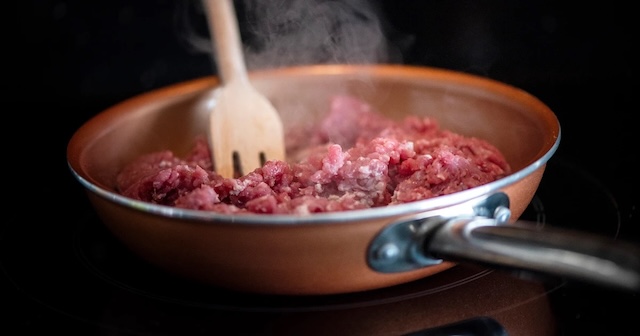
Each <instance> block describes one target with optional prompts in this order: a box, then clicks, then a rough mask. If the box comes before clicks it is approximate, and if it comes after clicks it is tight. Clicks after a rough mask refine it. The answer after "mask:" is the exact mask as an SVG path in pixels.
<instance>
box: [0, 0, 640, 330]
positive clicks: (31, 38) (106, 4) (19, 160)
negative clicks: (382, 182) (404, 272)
mask: <svg viewBox="0 0 640 336" xmlns="http://www.w3.org/2000/svg"><path fill="white" fill-rule="evenodd" d="M191 2H192V4H191V5H188V4H187V5H185V2H181V1H168V0H166V1H161V0H154V1H152V0H144V1H124V0H94V1H46V0H31V1H20V2H12V3H11V4H10V5H8V10H6V11H5V17H6V18H7V20H6V21H5V22H8V23H9V25H8V28H7V29H5V34H4V35H5V37H6V38H7V40H6V42H5V43H4V46H5V48H4V51H3V54H4V58H5V59H6V61H5V62H4V66H5V71H4V74H5V78H4V80H3V82H4V83H3V97H4V98H3V101H4V102H5V103H6V104H7V105H6V106H5V108H4V113H3V116H4V118H5V121H4V123H3V124H4V125H5V132H3V136H2V137H3V139H4V145H5V147H6V148H8V149H9V153H8V155H7V156H6V157H5V159H4V160H5V164H4V166H5V168H4V171H5V179H6V180H7V181H8V183H7V184H6V185H7V189H6V190H5V198H8V199H10V201H9V204H8V206H7V208H6V209H9V210H8V211H9V212H11V211H13V210H14V209H19V210H20V212H21V214H26V215H27V217H28V218H29V220H30V221H34V220H48V221H52V222H56V221H60V220H63V219H64V218H65V217H66V216H69V215H71V214H73V213H74V211H78V209H76V208H75V205H74V204H73V203H70V202H71V201H70V200H73V199H74V197H75V198H77V197H78V195H80V194H81V190H80V187H79V185H77V183H75V181H73V179H72V177H71V175H70V173H69V171H68V168H67V166H66V159H65V150H66V144H67V142H68V140H69V138H70V137H71V135H72V133H73V132H74V130H75V129H76V128H78V127H79V126H80V125H81V124H82V123H83V122H84V121H86V120H87V119H89V118H90V117H91V116H93V115H95V114H96V113H98V112H100V111H101V110H102V109H104V108H106V107H108V106H110V105H113V104H115V103H117V102H119V101H121V100H123V99H126V98H128V97H131V96H134V95H136V94H138V93H141V92H145V91H148V90H151V89H154V88H158V87H162V86H165V85H168V84H172V83H176V82H179V81H183V80H187V79H192V78H197V77H201V76H208V75H211V74H214V73H215V66H214V65H213V62H212V60H211V57H210V55H209V54H207V53H205V52H202V51H198V50H195V49H194V48H193V46H192V45H190V44H189V43H188V41H186V40H185V38H184V35H183V32H184V31H183V29H184V27H183V24H184V17H183V16H181V15H183V14H184V11H185V8H187V9H188V8H191V9H190V10H192V11H193V9H194V8H195V7H197V6H194V5H193V1H191ZM377 4H378V5H379V6H380V9H381V13H382V14H383V15H384V20H385V21H386V24H387V26H386V28H387V33H388V37H389V39H390V40H391V41H392V42H393V43H394V44H395V45H396V46H397V47H398V49H399V50H400V52H401V55H400V56H398V55H396V56H395V57H396V58H394V59H392V61H395V62H402V63H405V64H415V65H427V66H436V67H442V68H448V69H454V70H460V71H464V72H469V73H475V74H479V75H483V76H487V77H490V78H494V79H497V80H500V81H503V82H505V83H508V84H512V85H514V86H517V87H520V88H522V89H524V90H526V91H528V92H530V93H532V94H534V95H535V96H537V97H538V98H540V99H541V100H542V101H543V102H545V103H546V104H547V105H549V106H550V107H551V109H552V110H554V111H555V113H556V114H557V115H558V117H559V119H560V122H561V125H562V132H563V133H562V141H561V144H560V148H559V150H558V152H557V153H556V156H557V157H560V158H563V159H565V160H568V161H571V162H573V163H574V164H576V165H578V166H581V167H584V169H586V170H588V171H589V172H590V173H591V174H592V175H593V176H595V177H596V178H597V179H598V180H599V181H600V182H601V183H602V184H603V185H604V186H605V187H606V188H607V189H608V190H609V191H610V192H611V193H612V196H613V197H614V198H615V199H616V200H617V205H618V207H619V209H620V214H621V217H622V221H623V222H624V224H625V225H623V226H622V229H623V230H622V232H620V236H621V237H622V238H624V239H627V240H631V241H636V242H640V234H639V229H638V227H640V223H639V221H638V216H639V215H638V206H639V205H640V204H639V202H638V197H637V196H636V193H637V192H636V191H637V189H638V188H637V187H638V183H637V174H638V168H637V162H638V158H639V155H638V152H639V150H638V143H639V141H638V138H637V136H636V129H637V126H636V123H635V122H633V120H635V119H632V117H634V114H637V113H638V108H637V100H636V97H637V91H636V90H635V89H634V87H637V85H636V84H635V80H636V79H637V75H638V64H637V63H638V54H637V52H636V51H635V49H636V48H635V47H636V45H635V44H636V43H637V41H638V35H637V33H635V30H636V29H633V28H635V26H636V22H637V18H636V16H635V15H634V13H635V11H634V10H633V8H632V7H631V5H630V4H629V2H621V1H609V2H589V3H587V2H570V1H540V0H535V1H534V0H531V1H410V0H395V1H394V0H381V1H380V2H377ZM194 13H195V12H192V13H191V15H196V16H197V13H195V14H194ZM241 21H242V18H241ZM194 22H195V24H196V25H197V19H194ZM201 28H202V27H201V26H200V29H201ZM60 191H62V193H60ZM61 194H62V195H64V196H62V195H61ZM67 195H71V196H67ZM566 201H567V202H571V201H572V200H571V199H568V200H566ZM78 206H86V204H84V203H79V205H78ZM34 208H36V209H38V210H37V211H33V210H34ZM40 209H42V210H41V211H40ZM590 210H592V209H589V208H588V207H585V208H584V211H585V212H589V211H590ZM34 234H37V233H34ZM14 295H19V294H14ZM566 295H567V297H568V298H569V299H570V300H575V304H574V305H573V310H571V311H570V312H569V311H567V313H566V314H567V315H571V316H564V317H565V318H567V319H569V320H571V321H572V323H574V324H576V325H578V326H571V327H570V328H569V327H568V329H567V330H569V331H568V334H572V332H574V331H576V332H578V331H579V333H581V334H590V333H591V332H593V331H594V330H598V333H599V332H601V331H603V330H614V331H616V332H617V334H626V333H627V332H628V334H632V332H631V331H632V330H636V331H637V329H638V327H637V326H634V325H633V324H628V325H626V324H625V325H624V326H622V324H623V323H629V321H630V320H629V319H628V317H629V314H630V312H633V311H635V312H638V311H640V306H639V305H638V298H637V295H636V294H629V293H619V292H616V291H606V290H599V289H598V288H594V287H590V286H587V285H584V286H583V285H578V284H576V285H573V287H569V288H568V289H567V294H566ZM598 300H600V301H603V302H606V303H605V304H603V305H599V304H595V302H598ZM624 305H626V306H628V308H624V309H621V308H620V307H618V306H624ZM580 306H581V307H580ZM561 314H562V313H561ZM0 320H2V318H1V317H0ZM596 320H597V321H598V322H595V321H596ZM18 323H19V322H18ZM579 325H584V327H580V326H579ZM596 325H597V326H599V327H597V328H596V329H593V328H594V326H596ZM598 333H594V334H598Z"/></svg>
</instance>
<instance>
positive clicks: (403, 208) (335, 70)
mask: <svg viewBox="0 0 640 336" xmlns="http://www.w3.org/2000/svg"><path fill="white" fill-rule="evenodd" d="M274 72H277V73H283V74H284V75H285V76H287V75H296V74H300V73H304V74H305V75H323V76H327V75H328V74H329V75H332V74H335V75H344V74H345V73H347V74H358V73H362V72H373V73H375V75H379V76H381V77H385V76H394V77H397V76H398V75H401V76H415V77H420V78H423V77H424V76H425V74H428V78H429V79H431V80H434V79H436V80H437V79H438V78H440V77H442V78H444V77H446V80H447V81H448V82H460V81H464V82H467V83H469V82H474V83H475V82H482V83H484V84H490V85H491V86H492V88H495V90H508V91H509V92H510V93H514V94H515V93H517V94H520V95H524V96H525V97H526V98H527V99H529V100H533V102H535V103H536V104H540V105H541V106H542V107H545V108H547V106H546V105H545V104H544V103H542V102H541V101H540V100H539V99H538V98H536V97H534V96H533V95H531V94H529V93H527V92H526V91H523V90H521V89H519V88H516V87H514V86H511V85H509V84H506V83H502V82H499V81H496V80H493V79H490V78H485V77H481V76H478V75H473V74H468V73H463V72H459V71H454V70H448V69H440V68H434V67H425V66H410V65H394V64H376V65H336V64H333V65H311V66H294V67H283V68H275V69H267V70H258V71H253V72H251V74H250V76H252V77H254V78H260V77H265V76H269V75H270V74H272V73H274ZM215 84H216V79H215V77H204V78H198V79H194V80H190V81H186V82H181V83H177V84H174V85H170V86H167V87H164V88H160V89H157V90H154V91H150V92H147V93H143V94H142V95H138V96H136V97H133V98H131V99H129V100H126V101H124V102H121V103H120V104H118V105H122V104H129V103H132V102H133V100H138V99H148V98H149V97H150V96H153V95H157V94H159V92H166V91H168V90H177V89H179V90H177V93H174V94H180V92H192V91H193V88H196V89H197V88H199V87H201V86H202V85H205V86H209V85H215ZM470 85H471V84H470ZM116 106H117V105H116ZM547 110H548V112H549V113H550V114H551V115H552V116H553V117H554V121H555V123H556V125H555V126H556V127H557V135H556V136H555V139H554V140H553V143H551V144H550V146H549V148H548V149H547V150H546V152H544V153H542V155H541V156H540V157H539V158H538V159H537V160H535V161H534V162H532V163H531V164H529V165H527V166H525V167H524V168H522V169H519V170H517V171H515V172H512V173H511V174H509V175H507V176H505V177H503V178H501V179H498V180H495V181H493V182H490V183H487V184H484V185H481V186H477V187H474V188H470V189H467V190H463V191H458V192H455V193H452V194H449V195H442V196H437V197H433V198H429V199H425V200H419V201H413V202H409V203H403V204H394V205H389V206H384V207H376V208H368V209H357V210H348V211H338V212H324V213H313V214H307V215H301V214H255V213H240V214H224V213H217V212H212V211H202V210H192V209H182V208H177V207H173V206H166V205H159V204H153V203H149V202H145V201H140V200H135V199H131V198H128V197H125V196H122V195H120V194H118V193H116V192H113V191H110V190H107V189H105V188H102V187H100V186H98V185H96V184H94V183H92V182H90V181H89V180H88V179H87V178H85V177H84V176H83V175H82V174H81V173H80V171H79V170H77V169H76V168H74V163H73V158H72V157H71V155H70V151H71V150H70V149H69V148H71V144H72V143H73V142H74V138H75V135H74V136H72V138H71V140H70V143H69V147H68V150H67V165H68V167H69V169H70V170H71V173H72V175H73V176H74V177H75V179H76V180H78V181H79V182H80V184H81V185H82V186H83V187H84V188H85V189H87V191H89V192H92V193H94V194H96V195H98V196H100V197H102V198H104V199H106V200H108V201H111V202H113V203H115V204H118V205H121V206H124V207H126V208H129V209H131V210H136V211H140V212H143V213H147V214H151V215H157V216H162V217H166V218H176V219H186V220H195V221H204V222H211V223H233V224H248V225H256V224H258V225H294V224H312V223H323V224H327V223H344V222H351V221H354V220H373V219H382V218H388V217H393V216H401V215H407V214H413V213H420V212H426V211H434V210H439V209H443V208H448V207H451V206H454V205H456V204H460V203H463V202H466V201H469V200H472V199H474V198H478V197H482V196H487V195H489V194H491V193H493V192H496V191H498V190H500V189H503V188H505V187H508V186H510V185H512V184H514V183H516V182H518V181H520V180H522V179H524V178H525V177H527V176H529V175H530V174H532V173H533V172H534V171H536V170H538V169H539V168H541V167H543V166H544V165H545V164H546V163H547V162H548V161H549V160H550V159H551V157H552V156H553V155H554V153H555V152H556V150H557V148H558V147H559V143H560V139H561V128H560V124H559V122H558V120H557V118H556V116H555V115H554V114H553V112H551V111H550V110H549V109H548V108H547ZM81 128H82V126H81ZM78 131H79V130H78ZM78 131H76V134H77V132H78Z"/></svg>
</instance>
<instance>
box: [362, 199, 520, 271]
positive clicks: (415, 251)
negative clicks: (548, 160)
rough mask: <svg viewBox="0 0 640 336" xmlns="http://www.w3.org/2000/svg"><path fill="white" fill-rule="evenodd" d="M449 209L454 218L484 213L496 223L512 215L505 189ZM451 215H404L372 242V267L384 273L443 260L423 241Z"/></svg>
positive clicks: (407, 269)
mask: <svg viewBox="0 0 640 336" xmlns="http://www.w3.org/2000/svg"><path fill="white" fill-rule="evenodd" d="M447 210H449V211H448V213H451V210H453V213H454V214H456V216H455V217H453V218H475V217H477V216H482V217H483V218H485V217H486V218H493V221H494V222H495V223H496V224H499V223H504V222H506V221H508V220H509V217H510V215H511V212H510V210H509V197H508V196H507V195H506V194H504V193H496V194H493V195H491V196H489V197H486V198H482V199H480V200H473V201H471V202H468V203H464V204H461V205H456V206H455V207H454V208H451V209H447ZM441 212H442V211H441ZM451 219H452V217H451V216H446V215H442V214H438V213H437V212H436V213H433V212H430V213H428V214H418V215H414V216H410V217H407V218H403V219H401V220H399V221H397V222H395V223H393V224H391V225H389V226H387V227H386V228H385V229H383V230H382V231H381V232H380V233H379V234H378V235H377V236H376V238H374V240H373V241H372V242H371V244H370V245H369V250H368V251H367V262H368V264H369V267H371V268H372V269H374V270H376V271H378V272H382V273H395V272H406V271H411V270H415V269H419V268H422V267H425V266H431V265H437V264H439V263H441V262H442V261H443V260H442V259H440V258H436V257H432V256H430V255H427V254H425V252H424V243H425V240H427V239H429V237H430V235H431V234H432V233H435V232H436V231H437V229H438V228H439V227H440V226H442V225H444V224H445V223H447V222H448V221H449V220H451Z"/></svg>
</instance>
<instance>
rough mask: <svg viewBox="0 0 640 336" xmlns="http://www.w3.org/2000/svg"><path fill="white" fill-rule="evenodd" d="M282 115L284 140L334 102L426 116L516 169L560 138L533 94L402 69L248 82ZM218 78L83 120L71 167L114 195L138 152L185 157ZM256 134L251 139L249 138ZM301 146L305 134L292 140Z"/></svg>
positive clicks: (339, 70) (282, 73) (266, 74)
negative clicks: (347, 99)
mask: <svg viewBox="0 0 640 336" xmlns="http://www.w3.org/2000/svg"><path fill="white" fill-rule="evenodd" d="M251 76H252V77H251V78H252V81H253V82H254V84H255V86H256V88H257V89H258V90H260V91H261V92H262V93H264V94H265V95H266V96H267V97H268V98H269V99H270V100H271V101H272V103H273V104H274V106H275V107H276V108H277V110H278V111H279V113H281V116H282V119H283V123H284V126H285V130H286V132H287V133H288V134H290V135H291V134H294V133H302V134H304V132H305V130H308V129H309V128H310V127H313V126H314V125H316V124H317V123H318V122H319V121H320V120H322V119H323V117H324V115H325V114H326V113H327V112H328V110H329V104H330V100H331V98H332V97H333V96H335V95H350V96H353V97H356V98H358V99H361V100H363V101H366V102H368V103H369V104H370V105H371V106H372V107H373V108H374V109H375V110H377V111H378V112H380V113H382V114H384V115H387V116H389V117H391V118H395V119H401V118H403V117H405V116H407V115H420V116H430V117H434V118H436V119H437V120H438V122H439V123H440V125H441V127H443V128H446V129H449V130H452V131H454V132H457V133H461V134H463V135H466V136H474V137H479V138H483V139H486V140H488V141H489V142H491V143H492V144H494V145H495V146H496V147H498V149H499V150H501V151H502V153H503V154H504V155H505V157H506V158H507V160H508V162H509V163H510V164H511V166H512V168H513V170H514V171H518V170H520V169H523V168H525V167H527V166H529V165H531V164H532V163H534V162H536V161H537V160H539V159H540V158H541V157H542V156H544V155H545V154H547V153H548V152H549V151H550V149H551V148H552V147H553V146H554V144H555V143H556V140H557V138H558V136H559V125H558V123H557V120H556V119H555V116H554V114H553V113H552V112H551V111H550V110H549V109H548V108H547V107H546V106H545V105H544V104H543V103H542V102H540V101H539V100H537V99H536V98H535V97H533V96H531V95H529V94H527V93H526V92H523V91H521V90H519V89H517V88H513V87H510V86H507V85H505V84H502V83H499V82H495V81H492V80H489V79H484V78H479V77H475V76H471V75H466V74H461V73H456V72H450V71H446V70H439V69H430V68H413V67H406V66H362V67H359V66H312V67H297V68H285V69H274V70H268V71H262V72H256V73H253V74H252V75H251ZM216 86H217V81H216V80H215V79H214V78H203V79H198V80H195V81H191V82H188V83H181V84H177V85H174V86H171V87H167V88H164V89H161V90H157V91H154V92H150V93H148V94H145V95H142V96H138V97H134V98H132V99H130V100H128V101H126V102H123V103H121V104H119V105H116V106H114V107H113V108H111V109H109V110H107V111H105V112H103V113H101V114H100V115H98V116H97V117H96V118H93V119H92V120H90V121H89V122H87V123H86V124H85V125H83V127H82V128H81V129H80V130H79V131H78V132H77V133H76V134H75V135H74V138H73V139H72V141H71V142H70V145H69V148H68V157H69V163H70V165H71V167H72V169H73V170H74V171H75V172H76V173H77V174H78V175H79V176H80V177H82V178H84V179H85V180H87V181H88V182H90V183H92V184H94V185H96V186H98V187H99V188H103V189H105V190H107V191H115V190H114V186H115V176H116V174H117V173H118V172H119V171H120V170H121V168H122V167H123V166H124V165H125V164H127V163H128V162H130V161H131V160H133V159H134V158H136V157H138V156H139V155H142V154H145V153H149V152H152V151H160V150H167V149H169V150H173V151H175V152H176V153H177V154H178V155H181V154H186V152H187V151H188V150H189V149H190V148H191V145H192V144H193V140H194V138H195V137H196V136H199V135H204V134H206V129H205V127H206V126H207V125H208V123H207V122H204V121H205V120H206V116H207V114H208V111H209V109H210V108H211V106H212V104H215V98H214V97H215V95H214V93H215V88H216ZM247 136H250V135H247ZM296 139H298V141H304V139H305V137H296Z"/></svg>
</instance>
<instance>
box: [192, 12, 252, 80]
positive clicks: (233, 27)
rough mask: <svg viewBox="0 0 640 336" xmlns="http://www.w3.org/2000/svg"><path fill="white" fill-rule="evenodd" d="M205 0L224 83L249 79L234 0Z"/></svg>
mask: <svg viewBox="0 0 640 336" xmlns="http://www.w3.org/2000/svg"><path fill="white" fill-rule="evenodd" d="M203 1H204V5H205V8H206V9H207V10H206V12H207V15H208V16H209V18H208V20H207V21H208V22H209V30H210V32H211V37H212V38H213V40H214V41H215V43H213V48H214V52H215V55H216V63H217V66H218V75H219V76H220V78H221V80H222V83H223V84H228V83H231V82H232V81H235V80H238V81H246V80H248V79H247V70H246V66H245V63H244V56H243V53H242V41H241V39H240V33H239V29H238V21H237V19H236V12H235V8H234V6H233V0H203Z"/></svg>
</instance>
